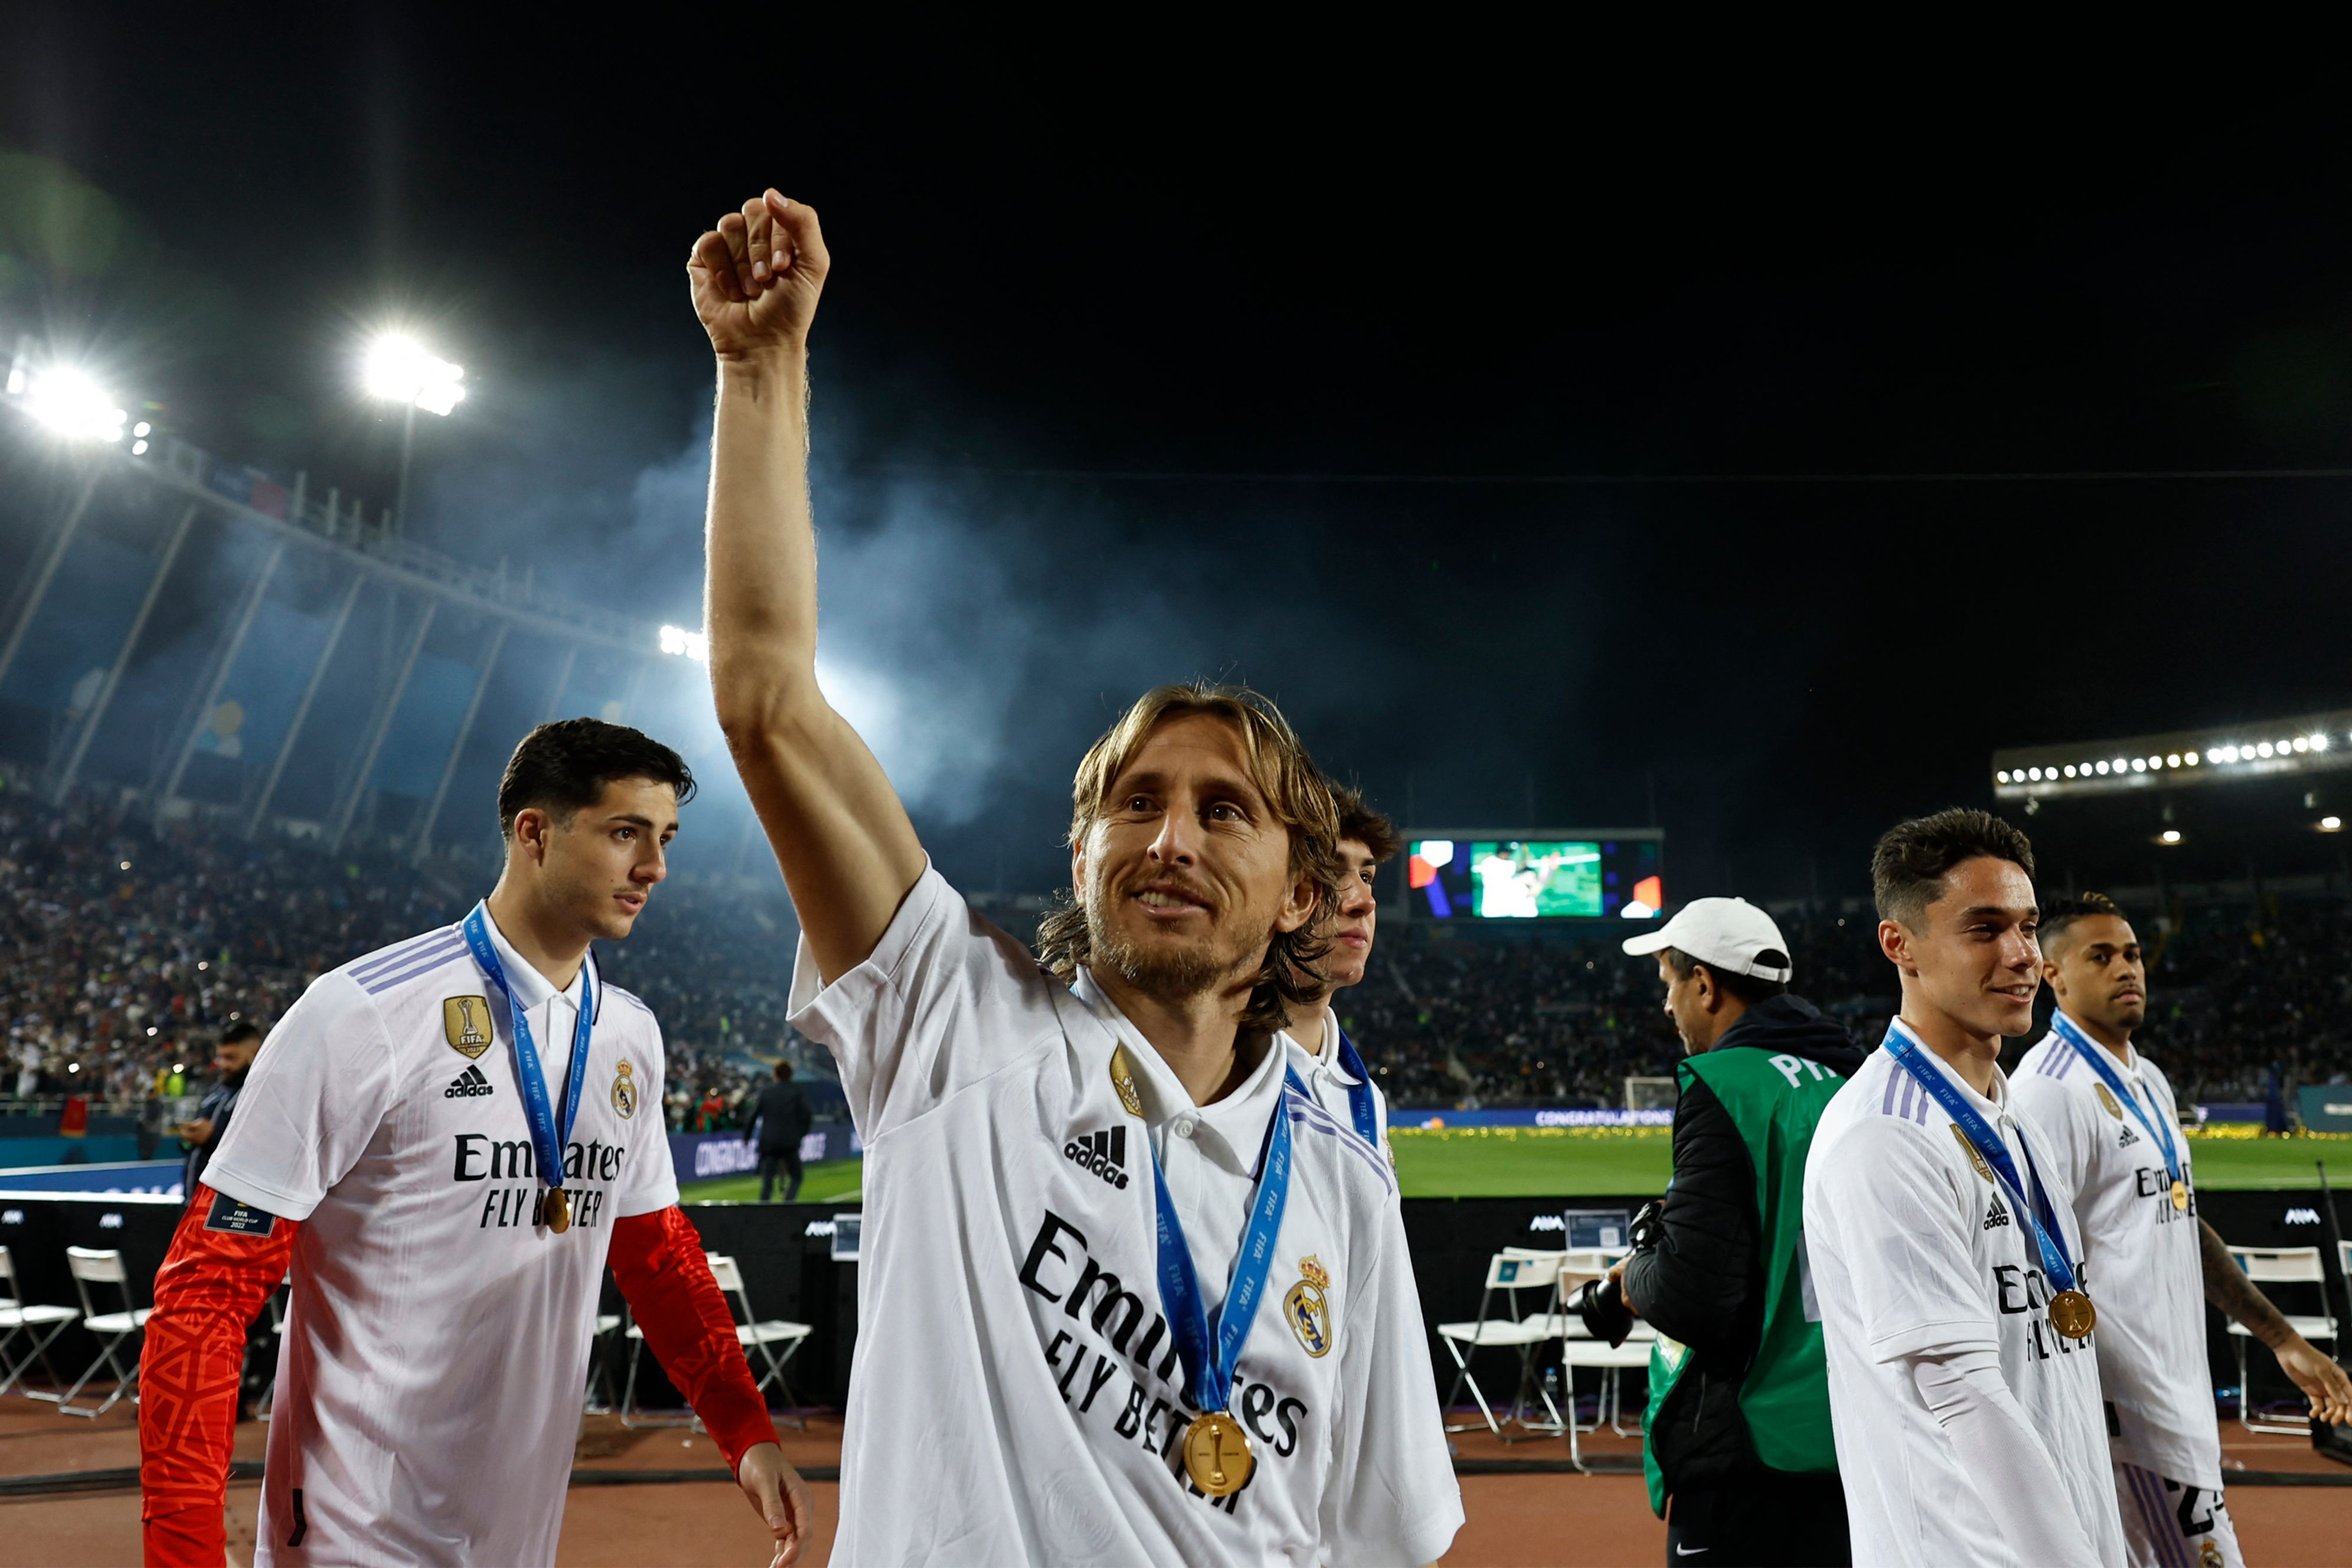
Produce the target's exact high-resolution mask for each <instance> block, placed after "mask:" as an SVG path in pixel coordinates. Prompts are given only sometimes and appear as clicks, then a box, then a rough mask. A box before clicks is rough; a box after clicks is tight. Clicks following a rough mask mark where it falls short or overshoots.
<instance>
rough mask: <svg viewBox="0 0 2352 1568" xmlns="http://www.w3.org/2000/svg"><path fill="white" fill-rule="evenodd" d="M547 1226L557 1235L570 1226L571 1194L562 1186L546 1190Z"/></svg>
mask: <svg viewBox="0 0 2352 1568" xmlns="http://www.w3.org/2000/svg"><path fill="white" fill-rule="evenodd" d="M547 1228H548V1229H550V1230H551V1231H554V1232H556V1233H558V1234H559V1235H560V1234H562V1232H564V1231H567V1230H570V1229H571V1228H572V1194H569V1193H567V1192H565V1191H564V1190H563V1189H562V1187H550V1188H548V1190H547Z"/></svg>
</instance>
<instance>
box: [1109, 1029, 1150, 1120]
mask: <svg viewBox="0 0 2352 1568" xmlns="http://www.w3.org/2000/svg"><path fill="white" fill-rule="evenodd" d="M1110 1086H1111V1088H1113V1089H1117V1090H1118V1102H1119V1103H1120V1104H1121V1105H1124V1106H1126V1107H1127V1113H1128V1114H1129V1116H1140V1115H1142V1114H1143V1097H1142V1096H1141V1095H1139V1094H1138V1093H1136V1092H1135V1064H1134V1063H1132V1062H1130V1061H1129V1060H1128V1059H1127V1047H1125V1046H1113V1047H1111V1051H1110Z"/></svg>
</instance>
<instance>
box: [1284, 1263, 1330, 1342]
mask: <svg viewBox="0 0 2352 1568" xmlns="http://www.w3.org/2000/svg"><path fill="white" fill-rule="evenodd" d="M1298 1272H1299V1273H1300V1275H1302V1276H1303V1278H1302V1279H1300V1280H1299V1281H1298V1283H1297V1284H1296V1285H1293V1286H1292V1287H1291V1288H1290V1294H1289V1295H1287V1296H1285V1297H1284V1298H1283V1299H1282V1317H1283V1321H1285V1322H1286V1323H1288V1324H1289V1325H1290V1331H1291V1332H1292V1333H1294V1334H1297V1336H1298V1342H1299V1344H1300V1345H1302V1346H1303V1347H1305V1349H1306V1351H1307V1354H1308V1355H1311V1356H1318V1357H1319V1356H1323V1355H1327V1354H1328V1353H1329V1352H1330V1349H1331V1299H1330V1297H1329V1296H1328V1295H1327V1294H1326V1292H1327V1291H1328V1290H1329V1289H1331V1276H1330V1275H1328V1274H1327V1273H1325V1272H1324V1271H1323V1265H1322V1264H1321V1263H1319V1262H1318V1261H1317V1260H1316V1259H1315V1258H1313V1257H1311V1256H1310V1257H1307V1258H1300V1259H1299V1260H1298Z"/></svg>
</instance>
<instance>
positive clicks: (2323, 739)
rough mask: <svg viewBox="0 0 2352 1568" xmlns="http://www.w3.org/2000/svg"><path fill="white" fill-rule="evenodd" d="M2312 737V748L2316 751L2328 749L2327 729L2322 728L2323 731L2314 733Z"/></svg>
mask: <svg viewBox="0 0 2352 1568" xmlns="http://www.w3.org/2000/svg"><path fill="white" fill-rule="evenodd" d="M2310 739H2311V749H2312V750H2313V751H2315V752H2324V751H2326V750H2327V731H2325V730H2322V731H2319V732H2318V733H2316V734H2315V735H2313V736H2312V737H2310Z"/></svg>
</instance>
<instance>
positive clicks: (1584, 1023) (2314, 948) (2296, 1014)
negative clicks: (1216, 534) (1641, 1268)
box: [1338, 895, 2352, 1108]
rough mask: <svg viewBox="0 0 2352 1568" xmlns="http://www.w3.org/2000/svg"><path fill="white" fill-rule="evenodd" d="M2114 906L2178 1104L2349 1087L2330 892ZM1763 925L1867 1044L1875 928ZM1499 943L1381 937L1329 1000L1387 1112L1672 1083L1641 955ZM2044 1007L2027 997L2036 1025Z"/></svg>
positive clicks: (2349, 942)
mask: <svg viewBox="0 0 2352 1568" xmlns="http://www.w3.org/2000/svg"><path fill="white" fill-rule="evenodd" d="M2132 912H2134V913H2136V914H2138V915H2139V920H2138V925H2137V929H2138V931H2139V934H2140V936H2141V939H2142V941H2143V942H2144V944H2145V945H2146V948H2147V952H2148V955H2149V962H2150V969H2149V977H2148V991H2149V996H2150V1008H2149V1014H2148V1021H2147V1025H2146V1026H2144V1027H2143V1028H2142V1030H2141V1032H2140V1034H2139V1036H2138V1041H2139V1044H2140V1045H2141V1046H2142V1047H2143V1048H2145V1049H2146V1050H2147V1052H2148V1053H2149V1054H2150V1056H2151V1057H2152V1058H2154V1059H2156V1060H2157V1061H2158V1062H2160V1063H2161V1064H2163V1066H2164V1068H2165V1071H2166V1072H2167V1074H2168V1076H2169V1077H2170V1078H2171V1079H2172V1082H2173V1087H2174V1089H2175V1091H2176V1092H2177V1093H2178V1094H2179V1096H2180V1098H2181V1100H2183V1102H2184V1103H2188V1102H2197V1103H2209V1104H2210V1103H2217V1102H2223V1101H2235V1102H2247V1101H2260V1100H2264V1099H2266V1098H2267V1097H2268V1096H2269V1094H2270V1093H2271V1092H2272V1091H2273V1089H2277V1088H2281V1087H2284V1088H2291V1087H2292V1086H2294V1084H2297V1083H2325V1082H2343V1081H2346V1080H2347V1079H2352V967H2347V958H2352V906H2348V905H2347V903H2346V901H2345V900H2343V899H2342V898H2341V897H2340V896H2334V895H2331V896H2327V897H2325V898H2310V899H2287V898H2270V897H2265V898H2263V899H2261V900H2240V901H2235V902H2228V903H2214V904H2202V905H2199V906H2196V907H2194V908H2193V909H2190V910H2186V911H2184V912H2183V913H2182V914H2181V915H2180V916H2179V920H2178V921H2177V926H2176V922H2175V921H2173V920H2172V919H2171V918H2168V917H2157V916H2151V915H2147V914H2145V913H2143V912H2140V911H2132ZM1780 926H1781V930H1782V931H1783V933H1784V934H1785V935H1786V936H1787V937H1788V939H1789V942H1790V948H1791V957H1792V958H1793V960H1794V961H1795V965H1796V979H1795V981H1794V983H1793V986H1792V988H1793V989H1794V990H1796V991H1797V992H1798V993H1799V994H1801V995H1804V996H1806V997H1808V998H1810V999H1811V1000H1812V1001H1813V1002H1814V1003H1816V1004H1817V1005H1820V1006H1821V1007H1822V1010H1823V1011H1824V1012H1827V1013H1830V1014H1832V1015H1833V1016H1838V1017H1840V1018H1842V1019H1843V1021H1844V1022H1845V1023H1846V1024H1847V1026H1849V1027H1850V1028H1852V1029H1853V1031H1854V1032H1855V1034H1856V1036H1857V1037H1859V1038H1861V1039H1862V1040H1863V1041H1864V1043H1865V1044H1875V1043H1876V1042H1877V1040H1878V1038H1879V1037H1880V1036H1881V1035H1883V1034H1884V1032H1885V1025H1886V1020H1887V1018H1888V1017H1889V1016H1892V1015H1893V1013H1894V1012H1895V1008H1896V1006H1897V1005H1898V1003H1899V995H1898V987H1897V984H1896V979H1895V971H1894V970H1893V968H1892V967H1891V966H1890V965H1889V964H1888V963H1886V961H1885V959H1884V958H1882V957H1881V956H1880V955H1879V952H1878V950H1877V943H1876V931H1877V922H1876V921H1875V920H1874V919H1871V918H1868V917H1864V916H1847V917H1840V916H1837V915H1833V914H1822V915H1818V916H1811V917H1808V916H1806V915H1803V914H1801V913H1784V914H1782V915H1781V916H1780ZM1586 929H1589V928H1586ZM1545 934H1546V935H1549V933H1545ZM1507 935H1508V937H1520V938H1521V940H1497V939H1496V936H1494V935H1492V934H1489V933H1484V932H1460V931H1431V930H1429V929H1428V928H1426V927H1413V926H1406V927H1402V928H1396V929H1391V930H1390V931H1384V932H1383V933H1382V934H1381V942H1380V946H1379V947H1378V948H1377V949H1376V950H1375V952H1374V955H1373V959H1372V963H1371V967H1370V971H1369V972H1368V973H1366V975H1365V979H1364V984H1361V985H1360V986H1358V987H1357V988H1355V989H1354V990H1352V991H1346V992H1342V993H1340V994H1339V999H1338V1006H1339V1014H1340V1021H1341V1024H1342V1026H1344V1027H1346V1028H1347V1030H1348V1031H1349V1035H1350V1036H1351V1037H1353V1038H1354V1039H1355V1040H1356V1042H1357V1044H1358V1046H1359V1047H1360V1049H1361V1050H1362V1051H1363V1053H1364V1056H1365V1058H1366V1060H1367V1061H1368V1062H1369V1063H1370V1065H1371V1067H1372V1068H1373V1070H1374V1071H1375V1072H1376V1073H1378V1074H1379V1075H1380V1079H1381V1086H1382V1088H1383V1089H1385V1090H1386V1091H1387V1093H1388V1095H1389V1098H1390V1100H1391V1101H1392V1102H1394V1103H1396V1104H1398V1105H1401V1106H1411V1107H1426V1108H1439V1107H1445V1106H1456V1107H1478V1106H1489V1107H1492V1106H1507V1105H1528V1104H1542V1105H1620V1104H1622V1103H1623V1097H1624V1082H1625V1079H1629V1078H1664V1077H1668V1076H1671V1075H1672V1073H1673V1072H1674V1068H1675V1061H1676V1059H1677V1058H1679V1057H1680V1056H1681V1055H1682V1047H1681V1044H1680V1042H1679V1041H1678V1040H1677V1039H1676V1038H1675V1032H1674V1026H1673V1025H1672V1023H1671V1022H1670V1021H1669V1020H1668V1019H1667V1018H1666V1016H1665V1015H1664V1012H1663V1011H1662V1003H1663V996H1664V994H1663V992H1662V990H1661V989H1660V986H1659V983H1658V975H1657V967H1656V964H1655V963H1654V961H1653V960H1650V959H1647V958H1640V959H1634V958H1628V957H1626V956H1625V954H1624V953H1623V952H1621V951H1619V948H1618V945H1617V942H1616V940H1615V937H1614V936H1613V935H1609V934H1603V935H1594V936H1590V937H1579V936H1570V937H1569V938H1568V939H1566V940H1561V939H1559V938H1551V939H1550V940H1542V939H1541V938H1538V940H1525V939H1524V937H1522V933H1519V932H1516V931H1514V932H1510V933H1507ZM1481 937H1484V938H1485V940H1479V939H1480V938H1481ZM2049 1007H2050V998H2049V994H2048V993H2047V992H2046V991H2045V992H2044V993H2043V994H2042V1016H2044V1017H2046V1016H2048V1012H2049ZM2028 1043H2030V1042H2016V1043H2014V1044H2013V1045H2012V1047H2011V1059H2012V1060H2013V1059H2014V1057H2015V1055H2016V1054H2018V1053H2019V1052H2021V1049H2022V1047H2023V1046H2024V1045H2025V1044H2028Z"/></svg>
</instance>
